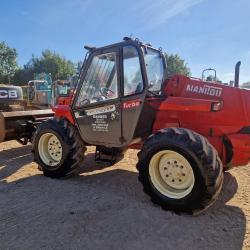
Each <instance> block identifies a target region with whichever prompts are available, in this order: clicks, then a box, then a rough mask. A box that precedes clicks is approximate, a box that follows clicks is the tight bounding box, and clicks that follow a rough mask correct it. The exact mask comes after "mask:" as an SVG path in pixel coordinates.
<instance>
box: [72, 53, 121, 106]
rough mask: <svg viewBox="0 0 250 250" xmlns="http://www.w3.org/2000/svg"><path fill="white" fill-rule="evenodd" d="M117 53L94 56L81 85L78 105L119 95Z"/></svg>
mask: <svg viewBox="0 0 250 250" xmlns="http://www.w3.org/2000/svg"><path fill="white" fill-rule="evenodd" d="M117 82H118V81H117V63H116V53H115V52H112V53H106V54H101V55H97V56H94V57H93V58H92V61H91V63H90V66H89V68H88V71H87V74H86V76H85V79H84V82H83V84H82V87H81V91H80V94H79V96H78V100H77V102H76V106H78V107H79V106H83V105H87V104H91V103H96V102H102V101H106V100H111V99H115V98H117V97H118V88H117Z"/></svg>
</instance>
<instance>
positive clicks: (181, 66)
mask: <svg viewBox="0 0 250 250" xmlns="http://www.w3.org/2000/svg"><path fill="white" fill-rule="evenodd" d="M165 58H166V61H167V72H166V78H170V77H172V76H173V75H175V74H181V75H185V76H190V75H191V72H190V69H189V68H188V66H187V63H186V62H185V60H183V59H182V58H181V57H180V56H179V55H177V54H165Z"/></svg>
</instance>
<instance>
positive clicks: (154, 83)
mask: <svg viewBox="0 0 250 250" xmlns="http://www.w3.org/2000/svg"><path fill="white" fill-rule="evenodd" d="M145 63H146V71H147V76H148V84H149V89H148V90H149V91H150V92H154V93H155V94H159V95H160V94H161V89H162V88H161V87H162V83H163V80H164V65H163V59H162V56H161V54H160V52H159V51H157V50H153V49H150V48H147V50H146V52H145Z"/></svg>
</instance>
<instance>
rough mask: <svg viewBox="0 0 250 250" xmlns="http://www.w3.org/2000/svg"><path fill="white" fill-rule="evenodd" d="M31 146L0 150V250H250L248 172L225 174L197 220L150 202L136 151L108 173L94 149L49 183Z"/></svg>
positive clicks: (2, 146)
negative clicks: (62, 176) (70, 172)
mask: <svg viewBox="0 0 250 250" xmlns="http://www.w3.org/2000/svg"><path fill="white" fill-rule="evenodd" d="M30 151H31V147H30V146H20V145H19V144H18V143H17V142H14V141H12V142H6V143H2V144H0V249H1V250H2V249H25V250H27V249H95V250H97V249H114V250H117V249H143V250H147V249H153V250H158V249H164V250H166V249H203V250H204V249H234V250H235V249H242V248H243V249H250V235H249V232H250V228H249V223H248V221H249V218H250V203H249V195H250V186H249V185H248V183H249V181H250V167H248V166H245V167H241V168H237V169H233V170H231V171H230V172H228V173H226V174H225V181H224V186H223V189H222V194H221V196H220V197H219V200H218V201H217V202H216V203H215V204H214V206H213V207H211V208H210V209H209V210H207V211H206V212H205V213H202V214H201V215H199V216H196V217H192V216H186V215H181V216H179V215H176V214H174V213H172V212H166V211H163V210H162V209H160V208H159V207H157V206H155V205H154V204H152V203H151V202H150V200H149V198H148V197H147V196H146V195H145V194H144V193H143V192H142V187H141V185H140V183H139V182H138V181H137V172H136V169H135V164H136V161H137V157H136V153H137V152H136V151H134V150H129V151H128V152H127V154H126V157H125V158H124V159H123V160H122V161H121V162H119V163H117V164H116V165H114V166H112V167H110V166H107V165H104V164H97V163H96V162H95V161H94V149H93V148H89V149H88V155H87V157H86V160H85V161H84V163H83V165H82V166H81V168H80V169H79V173H78V174H76V175H75V176H73V177H71V178H70V179H63V180H53V179H50V178H45V177H44V176H43V175H42V174H41V172H40V171H38V170H37V165H36V164H35V163H34V162H32V160H33V159H32V155H31V153H30Z"/></svg>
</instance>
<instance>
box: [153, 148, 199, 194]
mask: <svg viewBox="0 0 250 250" xmlns="http://www.w3.org/2000/svg"><path fill="white" fill-rule="evenodd" d="M149 175H150V179H151V182H152V184H153V185H154V187H155V188H156V189H157V190H158V191H159V192H160V193H161V194H163V195H164V196H167V197H169V198H173V199H181V198H183V197H185V196H187V195H188V194H190V193H191V191H192V189H193V186H194V182H195V178H194V172H193V169H192V167H191V165H190V163H189V162H188V161H187V159H186V158H185V157H184V156H182V155H181V154H179V153H177V152H175V151H172V150H163V151H160V152H158V153H156V154H155V155H154V156H153V157H152V158H151V160H150V163H149Z"/></svg>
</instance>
